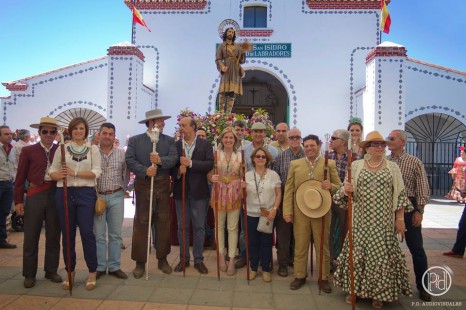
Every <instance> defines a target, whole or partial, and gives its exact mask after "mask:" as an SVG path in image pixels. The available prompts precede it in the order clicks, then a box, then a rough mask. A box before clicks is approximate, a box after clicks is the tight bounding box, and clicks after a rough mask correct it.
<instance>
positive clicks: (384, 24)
mask: <svg viewBox="0 0 466 310" xmlns="http://www.w3.org/2000/svg"><path fill="white" fill-rule="evenodd" d="M388 2H390V1H388ZM380 10H381V17H382V18H381V21H380V30H383V32H385V33H389V32H390V24H391V23H392V19H391V18H390V12H389V11H388V7H387V4H386V3H385V0H380Z"/></svg>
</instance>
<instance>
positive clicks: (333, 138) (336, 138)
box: [330, 137, 341, 141]
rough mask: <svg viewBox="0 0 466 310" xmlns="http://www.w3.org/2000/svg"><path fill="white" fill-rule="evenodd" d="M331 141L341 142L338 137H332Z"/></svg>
mask: <svg viewBox="0 0 466 310" xmlns="http://www.w3.org/2000/svg"><path fill="white" fill-rule="evenodd" d="M330 139H332V141H335V140H341V138H338V137H331V138H330Z"/></svg>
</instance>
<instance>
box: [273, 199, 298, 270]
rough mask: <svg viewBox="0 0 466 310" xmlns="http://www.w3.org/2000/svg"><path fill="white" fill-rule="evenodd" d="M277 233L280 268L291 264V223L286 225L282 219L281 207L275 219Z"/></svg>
mask: <svg viewBox="0 0 466 310" xmlns="http://www.w3.org/2000/svg"><path fill="white" fill-rule="evenodd" d="M275 225H276V233H277V243H276V245H277V259H278V264H279V265H280V266H288V265H290V264H292V263H293V253H294V246H293V242H292V239H293V223H287V222H285V220H284V219H283V205H282V206H281V207H280V209H278V214H277V216H276V217H275Z"/></svg>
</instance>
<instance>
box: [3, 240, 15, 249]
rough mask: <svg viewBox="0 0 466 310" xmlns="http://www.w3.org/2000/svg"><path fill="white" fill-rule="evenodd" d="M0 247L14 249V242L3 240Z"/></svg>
mask: <svg viewBox="0 0 466 310" xmlns="http://www.w3.org/2000/svg"><path fill="white" fill-rule="evenodd" d="M0 249H16V244H11V243H9V242H8V241H6V240H5V241H3V242H2V243H0Z"/></svg>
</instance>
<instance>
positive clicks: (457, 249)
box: [452, 205, 466, 255]
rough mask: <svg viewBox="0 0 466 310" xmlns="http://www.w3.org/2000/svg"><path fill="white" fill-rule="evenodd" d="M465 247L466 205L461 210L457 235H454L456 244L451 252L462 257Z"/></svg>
mask: <svg viewBox="0 0 466 310" xmlns="http://www.w3.org/2000/svg"><path fill="white" fill-rule="evenodd" d="M465 246H466V205H465V206H464V209H463V214H462V215H461V218H460V222H459V224H458V233H457V234H456V242H455V245H454V246H453V249H452V251H453V252H454V253H456V254H460V255H464V248H465Z"/></svg>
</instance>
